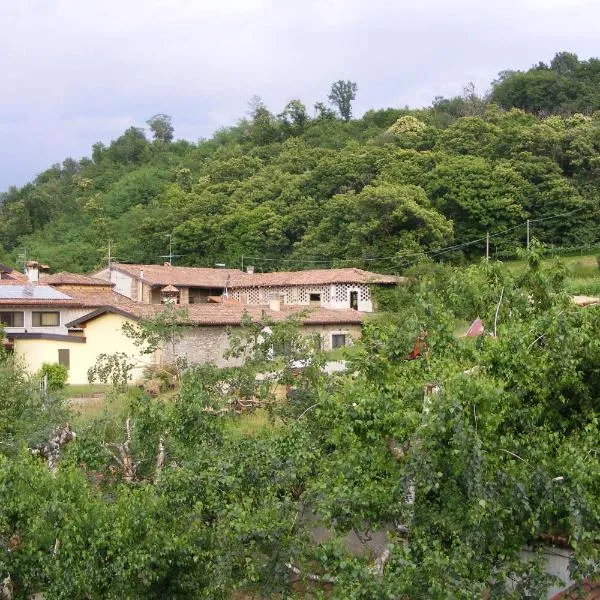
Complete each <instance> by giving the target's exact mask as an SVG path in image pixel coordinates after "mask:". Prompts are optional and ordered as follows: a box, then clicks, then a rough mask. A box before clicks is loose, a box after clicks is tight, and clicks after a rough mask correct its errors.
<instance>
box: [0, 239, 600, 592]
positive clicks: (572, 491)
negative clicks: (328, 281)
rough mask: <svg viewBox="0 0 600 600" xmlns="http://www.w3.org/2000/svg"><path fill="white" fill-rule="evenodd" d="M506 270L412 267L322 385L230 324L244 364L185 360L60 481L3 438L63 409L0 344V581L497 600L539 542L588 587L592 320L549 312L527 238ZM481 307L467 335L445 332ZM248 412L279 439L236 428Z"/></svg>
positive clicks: (106, 420) (71, 463)
mask: <svg viewBox="0 0 600 600" xmlns="http://www.w3.org/2000/svg"><path fill="white" fill-rule="evenodd" d="M524 260H525V261H526V265H525V266H524V268H523V269H513V270H509V269H506V268H504V267H502V265H500V264H498V263H495V262H493V261H490V262H489V263H485V262H484V263H481V264H479V265H472V266H470V267H468V268H458V267H454V266H449V265H439V264H434V263H430V262H429V263H422V264H420V265H418V266H416V267H414V268H413V269H412V271H411V273H410V279H409V281H408V282H407V284H406V285H405V286H400V287H399V288H398V289H397V290H396V291H395V292H394V293H389V294H387V297H382V298H380V299H379V302H380V306H381V308H382V310H383V313H382V314H380V315H379V316H374V317H373V318H371V319H369V320H367V321H366V322H365V325H364V328H363V335H362V338H361V340H360V341H358V342H357V343H356V344H355V345H354V346H353V347H352V348H350V349H348V351H347V354H348V360H349V362H350V365H349V367H350V368H349V371H348V373H346V374H341V375H338V376H335V377H328V376H326V375H324V374H323V372H322V370H321V366H322V364H323V360H324V357H323V356H322V355H321V353H320V352H319V350H318V348H317V346H316V344H315V340H314V339H313V338H311V337H310V336H308V337H302V336H301V335H299V329H298V323H295V322H288V323H280V322H277V323H271V322H263V323H251V322H250V321H249V320H248V321H246V322H245V323H244V327H243V328H242V330H241V331H239V332H238V333H237V335H232V354H233V355H237V356H240V357H241V356H244V357H246V359H247V360H246V362H245V364H244V365H241V366H239V367H235V368H231V369H217V368H216V367H212V366H203V367H200V368H196V369H190V370H188V371H187V372H186V373H185V374H184V376H183V381H182V386H181V389H180V390H179V392H178V393H177V394H175V396H174V397H173V398H172V399H169V400H166V399H164V398H149V397H148V396H147V395H145V394H144V393H143V392H142V391H140V390H130V391H129V393H128V395H127V400H126V401H125V402H122V403H121V408H120V410H118V411H116V410H115V411H114V414H107V415H104V416H102V417H100V418H99V419H97V420H91V421H88V423H87V425H86V426H85V427H83V428H82V429H81V431H78V432H77V433H78V435H77V441H75V442H73V443H71V444H69V445H68V446H66V447H65V448H64V449H63V450H62V452H61V454H62V455H61V460H60V462H59V467H58V469H57V470H56V472H55V473H51V472H50V471H49V470H48V468H47V466H46V464H45V463H44V462H43V461H41V460H39V459H36V458H34V457H32V456H30V455H29V454H28V453H26V452H24V451H22V448H23V445H24V444H29V443H31V441H33V440H36V439H40V438H39V436H47V435H48V431H47V430H48V428H51V427H52V426H53V425H54V424H57V423H60V422H62V421H61V420H62V419H64V414H61V413H60V412H55V411H54V409H53V408H52V405H51V404H45V402H46V401H45V400H42V399H41V397H40V395H39V394H38V393H37V392H36V390H35V389H34V388H32V387H31V385H30V382H29V381H28V380H27V378H26V377H25V375H24V374H23V370H22V368H21V366H20V365H19V364H18V363H17V362H15V361H14V359H13V358H11V357H8V356H5V355H3V356H2V358H1V360H0V400H1V401H0V411H1V414H0V417H1V418H0V506H1V507H2V510H0V573H2V574H3V573H10V574H11V578H12V581H13V584H14V586H15V595H16V596H17V597H27V596H28V595H31V594H33V593H36V592H43V593H44V595H45V596H47V597H49V598H53V597H56V598H73V597H89V598H92V599H96V598H98V599H100V598H126V597H130V598H142V597H143V598H165V597H168V598H217V599H219V598H220V599H223V600H225V599H226V598H231V597H235V595H236V594H242V595H243V594H248V595H250V594H254V595H255V596H258V597H292V596H293V595H294V593H296V594H298V593H300V594H302V593H303V594H304V595H305V596H306V597H319V596H320V595H321V596H323V595H324V594H326V595H327V596H328V597H331V598H340V599H342V598H343V599H365V600H366V599H371V598H399V597H407V598H433V599H436V600H437V599H440V600H443V599H445V598H448V597H453V598H480V597H482V596H483V595H486V596H488V597H490V598H515V600H516V599H517V598H522V597H524V596H525V595H529V596H531V597H534V598H542V597H545V595H546V592H547V589H548V586H549V584H550V583H551V582H552V579H551V578H550V577H549V576H548V575H546V574H545V572H544V557H543V555H542V548H543V546H544V544H545V543H546V542H545V541H544V536H545V535H546V534H549V533H550V534H553V535H555V536H562V537H564V538H565V539H566V540H567V541H568V543H569V544H570V545H571V547H572V549H573V558H572V560H571V565H570V569H571V574H572V575H573V576H575V577H578V578H580V577H585V576H587V575H589V574H590V573H591V572H592V571H593V570H594V568H595V566H594V565H597V563H598V559H599V549H598V539H597V534H598V530H599V527H600V510H599V507H600V487H599V484H598V482H599V481H600V456H599V455H598V451H597V442H598V439H599V436H600V431H599V425H598V415H599V413H600V404H599V402H598V398H600V379H599V374H600V345H599V344H598V339H599V337H600V313H599V310H600V309H599V308H598V307H589V308H587V309H580V308H578V307H576V306H574V305H572V304H571V303H570V302H569V301H568V298H567V297H566V295H565V293H564V280H565V274H566V271H565V268H564V266H563V265H562V264H561V263H556V264H552V265H550V266H545V265H544V263H543V262H542V261H541V254H540V248H539V246H538V245H537V243H535V242H534V243H532V248H531V251H530V252H529V253H528V254H527V255H526V256H524ZM476 316H479V317H480V318H481V319H482V320H483V322H484V325H485V327H486V332H487V333H486V335H484V336H481V337H479V338H476V339H473V338H459V337H457V336H456V335H455V334H454V326H455V323H456V320H457V318H461V319H465V320H472V319H474V318H475V317H476ZM494 329H496V335H495V336H491V335H489V333H490V332H492V331H493V330H494ZM417 342H418V347H419V349H420V350H419V352H417V353H415V352H414V351H415V347H416V345H417ZM299 360H301V361H302V363H301V364H298V361H299ZM257 375H261V377H257ZM285 383H288V384H290V385H292V389H294V390H295V391H297V392H299V394H298V395H297V396H295V395H290V398H289V399H287V400H283V399H280V400H279V401H276V397H277V387H278V386H281V384H285ZM424 389H427V390H430V392H431V393H429V394H427V395H426V396H425V397H424ZM256 402H258V404H256ZM265 404H266V406H267V407H268V411H267V415H268V416H269V418H270V419H271V420H272V422H273V423H276V424H277V426H275V427H266V428H265V429H264V430H263V431H253V433H252V435H245V434H244V433H243V432H240V430H239V428H236V427H235V425H236V423H237V421H238V420H239V415H238V413H239V412H244V413H247V412H248V411H251V410H252V408H253V406H257V405H261V406H263V407H264V406H265ZM263 410H264V409H263ZM36 415H38V417H37V421H36ZM39 415H43V421H44V423H45V427H46V430H43V429H40V424H41V418H40V417H39ZM36 436H38V437H36ZM41 439H42V440H44V439H48V438H47V437H41ZM127 464H129V465H130V469H129V470H127V469H126V468H125V467H126V465H127ZM348 536H351V541H349V540H350V538H349V537H348ZM371 537H373V538H374V541H376V543H372V542H371V541H370V538H371ZM350 545H354V552H350V551H349V546H350ZM356 546H358V547H359V549H360V551H356ZM524 547H528V548H531V549H532V557H531V560H527V561H525V560H523V557H522V550H523V548H524ZM382 548H384V549H385V550H386V552H388V553H389V554H382V553H381V550H382ZM8 550H10V551H8ZM378 561H379V562H378ZM378 564H379V565H380V568H378V566H377V565H378ZM292 570H295V571H294V572H295V573H297V574H298V578H299V579H300V582H299V583H297V584H294V583H293V580H292V578H291V576H290V573H291V571H292ZM324 582H330V583H327V584H326V585H325V584H324ZM300 584H301V585H300ZM298 590H301V591H300V592H299V591H298Z"/></svg>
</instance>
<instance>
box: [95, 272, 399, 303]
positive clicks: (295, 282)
mask: <svg viewBox="0 0 600 600" xmlns="http://www.w3.org/2000/svg"><path fill="white" fill-rule="evenodd" d="M94 277H97V278H100V279H104V280H106V281H107V282H109V283H111V284H113V285H114V289H115V291H116V292H118V293H120V294H122V295H124V296H127V297H128V298H130V299H131V300H133V301H136V302H142V303H145V304H161V303H171V302H172V303H176V304H185V305H187V304H205V303H210V302H218V301H219V299H220V298H223V297H225V298H230V299H234V300H236V301H238V302H240V303H241V304H244V305H247V306H267V305H269V304H270V303H271V302H272V301H273V300H274V299H277V300H278V301H279V302H280V303H281V304H282V305H283V306H302V307H313V308H314V307H316V308H327V309H334V310H337V309H340V310H342V309H348V308H350V309H353V310H357V311H359V312H373V309H374V307H373V300H372V296H371V288H372V287H373V286H393V285H396V284H397V283H399V282H400V281H401V278H398V277H395V276H392V275H381V274H378V273H371V272H369V271H363V270H362V269H354V268H348V269H317V270H307V271H286V272H276V273H255V272H254V269H252V268H251V267H250V268H249V269H248V271H246V272H244V271H240V270H239V269H208V268H197V267H173V266H171V265H170V264H169V263H165V264H164V265H125V264H115V265H112V266H111V268H110V269H108V268H107V269H102V270H100V271H98V272H96V273H95V274H94Z"/></svg>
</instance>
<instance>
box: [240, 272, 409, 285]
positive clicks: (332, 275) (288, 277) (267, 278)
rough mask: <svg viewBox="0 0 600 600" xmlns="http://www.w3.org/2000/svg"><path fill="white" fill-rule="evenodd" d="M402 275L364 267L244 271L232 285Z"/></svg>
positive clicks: (390, 279) (387, 280)
mask: <svg viewBox="0 0 600 600" xmlns="http://www.w3.org/2000/svg"><path fill="white" fill-rule="evenodd" d="M402 280H403V278H402V277H396V276H395V275H381V274H379V273H371V272H370V271H363V270H362V269H355V268H346V269H311V270H308V271H281V272H276V273H252V274H250V273H242V272H241V271H240V272H239V276H238V278H236V280H235V281H233V282H232V283H231V284H230V287H232V288H233V287H256V286H258V287H267V286H291V285H326V284H330V283H354V284H361V283H379V284H395V283H400V282H401V281H402Z"/></svg>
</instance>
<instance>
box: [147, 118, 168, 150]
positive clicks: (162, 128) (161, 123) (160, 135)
mask: <svg viewBox="0 0 600 600" xmlns="http://www.w3.org/2000/svg"><path fill="white" fill-rule="evenodd" d="M146 123H147V124H148V127H150V131H152V135H153V136H154V140H155V141H160V142H166V143H168V142H172V141H173V133H174V131H175V130H174V128H173V125H171V117H170V116H169V115H164V114H157V115H154V116H153V117H151V118H150V119H148V120H147V121H146Z"/></svg>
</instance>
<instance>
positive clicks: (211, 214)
mask: <svg viewBox="0 0 600 600" xmlns="http://www.w3.org/2000/svg"><path fill="white" fill-rule="evenodd" d="M597 62H598V61H597V60H596V59H591V60H590V61H587V62H581V61H577V59H576V57H574V56H573V55H569V54H561V55H558V56H557V58H556V60H555V61H553V63H552V65H551V66H543V67H542V66H541V65H539V66H538V67H535V68H534V69H533V70H531V71H528V72H527V73H521V74H519V73H517V74H506V73H505V74H504V75H503V79H502V81H500V82H498V83H497V84H496V85H495V88H494V91H493V92H492V100H493V101H494V102H496V104H490V103H488V102H487V101H486V99H484V98H482V97H480V96H478V95H477V94H476V92H475V90H474V88H473V86H472V85H469V86H467V87H466V88H465V90H464V93H463V94H462V95H461V96H459V97H457V98H449V99H445V98H436V99H435V100H434V102H433V104H432V105H431V106H430V107H428V108H423V109H408V108H405V109H398V108H388V109H383V110H370V111H367V112H366V113H365V114H364V115H363V116H362V117H361V118H351V116H352V115H351V103H352V100H353V98H354V96H355V95H356V89H355V85H356V84H353V83H352V82H348V81H338V82H336V83H335V84H334V85H333V88H332V92H331V96H330V100H331V102H332V103H333V105H334V106H335V107H336V108H337V112H334V111H333V110H331V109H330V108H328V107H327V106H325V105H324V104H322V103H318V104H317V106H316V114H315V116H314V117H311V116H309V115H308V112H307V109H306V107H305V105H304V104H303V102H302V101H301V100H300V99H298V98H294V99H292V100H290V101H289V102H288V103H287V104H286V105H285V106H284V107H283V108H282V109H280V111H279V113H278V114H277V112H276V111H271V110H269V108H268V107H267V106H266V105H265V103H264V102H263V101H262V100H261V99H260V98H254V99H253V100H252V101H251V104H250V110H249V113H248V115H247V116H246V117H245V118H243V119H241V120H240V121H239V122H238V124H237V125H235V126H233V127H230V128H227V129H223V130H221V131H218V132H216V133H215V135H214V136H213V137H212V138H211V139H208V140H201V141H200V142H199V143H197V144H194V143H189V142H185V141H177V142H175V141H172V139H173V137H172V136H173V131H172V125H171V122H170V117H168V115H162V114H158V115H155V116H154V117H152V118H151V119H150V120H149V122H148V123H149V126H150V130H151V132H152V134H153V138H154V141H153V142H149V141H148V140H147V139H146V137H145V135H144V132H143V131H142V130H141V129H138V128H129V129H128V130H127V131H125V132H124V133H123V135H121V136H120V137H119V138H117V139H116V140H114V141H113V142H111V143H110V144H109V145H107V146H105V145H103V144H101V143H98V144H95V145H94V147H93V149H92V158H91V159H87V158H84V159H82V160H80V161H75V160H73V159H70V158H69V159H66V160H65V161H64V162H63V163H62V164H56V165H53V166H52V167H50V168H49V169H47V170H46V171H44V172H43V173H41V174H40V175H39V176H38V177H36V179H35V180H34V181H32V182H31V183H29V184H27V185H25V186H24V187H22V188H20V189H19V188H11V189H9V190H7V191H6V192H4V193H2V195H1V196H0V255H2V256H3V260H4V261H6V262H8V263H11V264H16V263H17V262H18V256H19V254H20V253H22V248H23V247H26V248H27V253H28V255H29V256H35V257H36V258H37V259H38V260H42V261H43V262H46V263H49V264H50V265H51V266H52V268H53V269H56V270H70V271H90V270H93V269H94V268H96V267H99V266H100V265H103V264H105V261H106V248H107V246H108V241H109V240H112V244H113V251H115V244H116V254H117V256H119V258H120V259H121V260H126V261H132V262H141V263H145V262H148V263H155V262H156V260H157V257H158V256H161V255H164V254H166V250H167V248H166V237H165V234H167V233H170V234H172V235H173V242H174V250H175V252H176V253H177V254H181V255H182V256H181V257H180V258H179V259H178V260H179V264H184V265H185V264H187V265H205V266H213V265H214V264H215V263H225V264H228V265H237V264H239V263H240V259H241V257H242V256H255V257H257V260H255V261H254V262H255V263H256V266H257V268H259V269H260V268H262V269H264V270H268V269H273V268H275V269H282V268H286V267H289V266H290V264H292V265H293V266H294V267H295V266H298V267H306V266H314V265H313V263H308V262H307V261H308V260H309V259H311V260H323V261H325V262H322V263H318V264H320V265H323V266H330V265H332V264H336V261H337V260H344V261H347V260H348V259H353V258H359V259H361V260H362V259H363V258H366V257H372V256H391V257H395V255H396V254H397V253H398V252H404V250H405V249H409V248H410V249H411V250H413V249H414V250H416V251H430V250H435V249H437V248H441V247H446V246H452V245H457V246H458V245H460V244H464V243H465V242H470V241H473V240H474V239H478V238H481V237H482V236H485V234H486V231H488V230H489V231H490V232H491V233H496V232H502V231H505V230H509V229H511V228H512V227H515V226H516V225H518V224H519V223H523V222H524V220H526V219H530V220H531V221H532V222H533V223H534V228H535V235H536V237H538V239H539V240H540V241H541V242H543V243H544V244H545V245H547V246H553V247H556V246H560V247H571V246H574V245H581V244H590V243H594V242H595V241H596V240H597V231H598V223H599V222H600V206H599V205H598V197H599V190H600V178H599V173H600V158H599V156H600V121H599V120H598V119H597V118H596V117H595V116H593V115H591V111H592V110H593V109H594V107H596V105H597V104H598V103H597V102H596V100H597V98H596V96H597V94H596V92H595V91H594V90H596V88H597V86H596V85H595V84H594V83H593V82H594V81H595V78H596V75H597V73H596V71H597V70H598V69H597V64H596V63H597ZM530 76H531V77H534V76H535V77H538V78H541V80H544V81H541V80H540V81H537V80H536V82H535V84H534V83H532V84H531V85H529V83H527V81H529V79H528V78H529V77H530ZM546 79H547V80H548V81H546ZM521 80H523V81H525V84H523V85H524V87H523V89H522V90H521V88H520V87H519V86H520V85H521V84H520V83H518V82H519V81H521ZM544 82H545V83H544ZM557 82H559V83H560V85H558V87H557ZM561 86H562V88H561ZM565 86H566V87H565ZM517 88H518V89H517ZM561 90H562V91H561ZM565 90H566V91H565ZM521 92H523V93H521ZM567 92H568V93H567ZM503 94H504V96H506V100H505V99H503V98H504V96H502V95H503ZM501 96H502V97H501ZM536 98H537V99H536ZM521 100H522V101H521ZM499 105H500V106H499ZM573 106H575V108H576V110H575V109H573ZM501 107H502V108H501ZM515 107H518V108H515ZM525 111H533V112H534V113H535V114H531V113H528V112H525ZM574 112H575V113H581V114H573V113H574ZM338 113H339V114H338ZM570 115H572V116H570ZM383 184H393V185H394V186H407V185H411V186H417V187H418V188H420V189H422V190H424V193H425V195H426V197H427V203H426V204H425V203H424V201H425V199H424V198H421V199H419V200H418V204H419V207H420V208H419V210H418V212H419V213H420V214H419V215H417V216H416V217H415V218H416V220H417V221H418V222H419V224H418V225H417V230H416V231H415V234H414V235H413V236H412V239H407V238H408V237H410V235H409V234H410V227H409V226H408V223H409V221H410V220H411V219H413V216H410V217H408V218H407V219H404V222H405V224H406V226H402V224H399V223H398V218H397V213H396V208H397V207H398V206H402V205H404V204H405V202H406V198H407V196H410V194H408V192H407V189H406V188H405V187H397V188H395V189H392V188H390V187H388V186H387V185H385V186H384V185H383ZM365 189H367V192H364V190H365ZM384 191H385V194H384ZM363 192H364V193H363ZM383 194H384V195H385V196H386V197H387V198H386V199H385V201H384V202H383V203H382V202H380V196H381V195H383ZM353 195H354V196H360V198H353V197H352V196H353ZM365 195H366V196H369V198H373V199H374V204H375V206H374V207H373V208H369V209H368V211H367V212H369V214H370V216H369V218H368V219H363V218H362V216H361V215H362V212H361V210H362V209H365V208H367V207H368V205H369V200H368V198H367V197H365ZM346 205H347V206H348V210H346ZM425 207H426V208H425ZM359 208H360V210H359ZM388 208H389V210H390V211H391V213H392V214H390V215H386V214H382V212H381V211H383V210H387V209H388ZM413 208H414V207H413ZM409 212H411V213H413V215H414V210H412V209H410V211H409ZM425 213H426V214H425ZM561 214H566V215H567V216H566V217H565V218H548V217H555V216H556V215H561ZM400 220H402V219H400ZM385 221H390V223H389V226H388V224H386V223H385ZM449 222H452V227H451V228H450V227H445V226H444V223H449ZM431 229H433V230H435V231H433V232H432V231H431ZM423 230H425V231H423ZM524 240H525V232H524V229H523V228H516V229H514V230H511V232H509V233H507V234H506V235H500V236H498V238H492V252H495V253H497V254H498V255H502V254H507V253H510V254H511V255H514V254H515V251H516V248H517V247H519V246H522V245H523V243H524ZM358 246H360V247H361V248H362V247H364V251H361V252H359V253H358V254H357V251H356V250H357V247H358ZM483 250H484V244H483V243H478V244H470V245H468V246H462V247H461V248H460V249H458V250H457V251H456V252H454V253H453V254H450V255H448V254H443V255H441V256H443V257H444V258H450V259H452V260H460V259H462V258H465V257H466V258H468V259H471V258H473V257H479V256H481V254H482V253H483ZM260 258H265V259H270V260H268V261H264V263H262V264H260V260H259V259H260ZM274 259H277V260H274ZM289 260H293V261H297V262H294V263H288V262H283V261H289ZM278 261H280V262H278ZM344 264H346V265H347V264H348V263H347V262H345V263H344ZM354 266H367V265H366V264H364V263H361V262H360V261H359V262H357V263H355V264H354ZM372 266H376V267H377V268H378V269H379V270H384V271H388V272H394V271H396V270H397V269H398V268H403V267H404V264H403V263H398V261H396V260H395V259H394V258H392V259H390V260H386V261H383V262H381V263H379V264H376V265H372Z"/></svg>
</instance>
